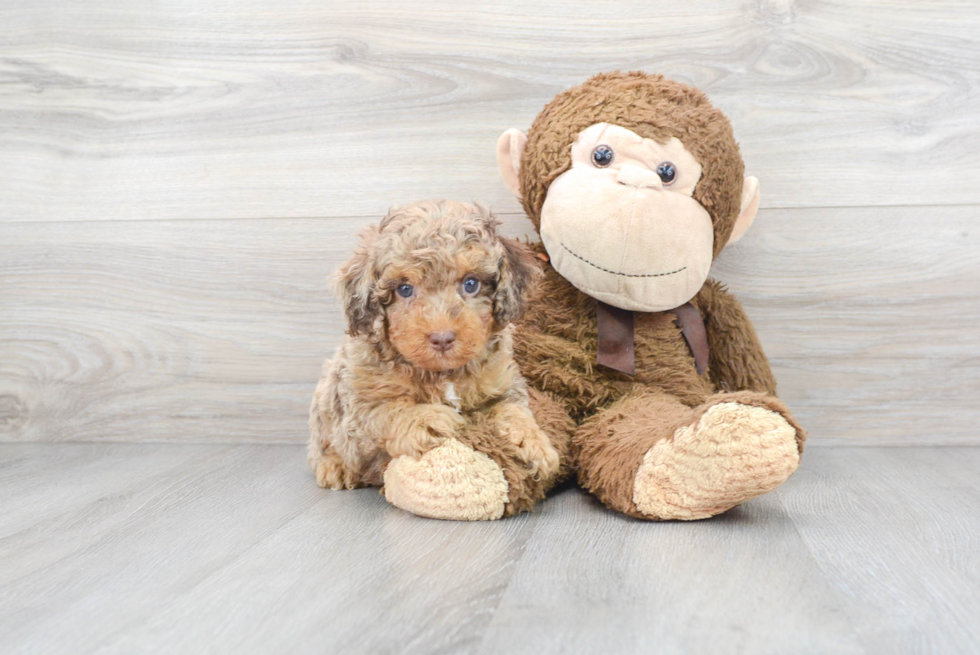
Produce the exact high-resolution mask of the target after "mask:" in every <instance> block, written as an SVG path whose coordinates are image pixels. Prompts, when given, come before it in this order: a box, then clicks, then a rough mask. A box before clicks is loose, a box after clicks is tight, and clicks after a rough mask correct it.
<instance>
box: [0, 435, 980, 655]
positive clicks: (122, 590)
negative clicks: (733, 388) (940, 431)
mask: <svg viewBox="0 0 980 655" xmlns="http://www.w3.org/2000/svg"><path fill="white" fill-rule="evenodd" d="M978 470H980V449H978V448H973V447H958V448H953V447H950V448H941V447H929V448H912V447H909V448H891V449H889V448H876V447H860V448H858V447H854V448H839V447H828V446H824V447H814V448H810V449H809V450H808V451H807V454H806V456H805V458H804V465H803V467H802V468H801V470H800V471H799V472H798V473H797V474H796V475H795V476H794V477H793V478H792V479H791V480H790V481H789V482H788V483H787V484H786V485H784V486H783V487H782V488H780V489H779V490H777V491H776V492H775V493H773V494H770V495H768V496H766V497H763V498H760V499H757V500H754V501H751V502H749V503H747V504H745V505H744V506H742V507H740V508H736V509H735V510H733V511H731V512H729V513H727V514H725V515H723V516H721V517H718V518H715V519H712V520H709V521H702V522H697V523H660V524H656V523H644V522H638V521H634V520H631V519H628V518H625V517H623V516H620V515H617V514H613V513H611V512H608V511H606V510H604V509H603V508H602V507H601V506H599V505H598V504H597V503H596V502H595V501H594V500H592V499H591V498H590V497H588V496H586V495H584V494H583V493H581V492H580V491H578V490H577V489H575V488H570V489H566V490H564V491H561V492H560V493H558V494H557V495H555V496H554V497H552V498H550V499H549V500H547V501H546V502H545V503H543V504H542V505H541V506H540V509H539V511H537V512H536V513H535V514H533V515H524V516H521V517H517V518H514V519H509V520H505V521H500V522H494V523H473V524H468V523H453V522H440V521H431V520H425V519H419V518H416V517H413V516H411V515H409V514H406V513H404V512H401V511H400V510H397V509H395V508H392V507H390V506H388V505H386V503H385V502H384V500H383V499H382V498H381V497H380V496H379V495H378V493H377V491H376V490H370V489H368V490H359V491H354V492H329V491H322V490H320V489H318V488H317V487H316V486H315V484H314V483H313V481H312V479H311V476H310V474H309V473H308V471H307V470H306V469H305V465H304V462H303V451H302V449H301V448H300V447H298V446H289V445H280V446H275V445H264V446H263V445H190V444H186V445H179V444H41V443H37V444H4V445H0V652H4V653H15V652H32V653H53V652H73V653H90V652H100V653H133V652H155V651H166V652H205V651H206V652H214V653H226V652H227V653H231V652H239V653H252V652H255V653H264V652H295V653H325V652H336V653H394V652H398V653H487V654H491V653H502V652H507V653H521V652H527V653H566V652H582V653H626V652H642V653H649V652H658V653H735V652H739V653H741V652H753V653H790V652H792V653H887V654H889V655H893V654H896V653H942V654H949V653H976V652H978V650H980V622H977V620H976V617H977V616H980V514H978V512H977V511H976V510H977V506H978V504H980V474H978V473H977V471H978Z"/></svg>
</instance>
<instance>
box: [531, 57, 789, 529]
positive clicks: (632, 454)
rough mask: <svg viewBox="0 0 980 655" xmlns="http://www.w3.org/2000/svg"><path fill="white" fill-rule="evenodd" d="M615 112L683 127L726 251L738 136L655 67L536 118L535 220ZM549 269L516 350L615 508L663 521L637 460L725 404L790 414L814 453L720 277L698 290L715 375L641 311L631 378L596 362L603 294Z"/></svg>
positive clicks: (655, 133) (668, 324)
mask: <svg viewBox="0 0 980 655" xmlns="http://www.w3.org/2000/svg"><path fill="white" fill-rule="evenodd" d="M603 122H604V123H610V124H615V125H619V126H623V127H626V128H628V129H630V130H633V131H634V132H635V133H637V134H638V135H640V136H641V137H644V138H652V139H657V140H661V141H663V140H666V139H668V138H670V137H677V138H678V139H680V140H681V141H682V142H683V144H684V145H685V146H686V148H687V149H688V150H689V151H690V152H691V153H693V154H694V155H695V156H696V158H697V159H698V161H699V162H700V164H701V165H702V167H703V177H702V178H701V180H700V181H699V183H698V184H697V187H696V189H695V191H694V194H693V197H694V198H695V199H696V200H698V202H699V203H700V204H701V205H702V206H703V207H704V208H705V209H706V210H707V211H708V213H709V214H710V216H711V219H712V225H713V227H714V233H715V234H714V237H715V239H714V255H715V256H717V254H718V253H719V252H720V251H721V249H722V247H723V246H724V245H725V244H726V243H727V242H728V238H729V235H730V234H731V233H732V229H733V226H734V223H735V220H736V218H737V217H738V215H739V211H740V195H741V191H742V184H743V174H744V167H743V164H742V159H741V155H740V154H739V150H738V145H737V144H736V142H735V139H734V137H733V134H732V130H731V126H730V124H729V122H728V120H727V119H726V118H725V117H724V115H723V114H722V113H721V112H720V111H719V110H717V109H715V108H714V107H712V106H711V105H710V103H709V102H708V100H707V98H706V97H705V96H704V94H703V93H701V92H700V91H698V90H697V89H693V88H691V87H688V86H685V85H682V84H679V83H676V82H673V81H670V80H667V79H664V78H663V77H660V76H656V75H645V74H643V73H612V74H604V75H597V76H595V77H593V78H592V79H590V80H589V81H587V82H586V83H585V84H583V85H581V86H578V87H575V88H572V89H569V90H567V91H565V92H563V93H561V94H559V95H558V96H557V97H556V98H555V99H554V100H553V101H552V102H551V103H550V104H549V105H548V106H546V107H545V108H544V110H543V111H542V112H541V113H540V114H539V115H538V117H537V119H536V120H535V121H534V124H533V125H532V127H531V130H530V132H529V133H528V137H527V145H526V147H525V149H524V151H523V155H522V158H521V165H520V169H519V179H520V188H521V194H522V197H521V200H522V203H523V205H524V208H525V210H526V212H527V214H528V216H529V217H530V219H531V221H532V222H533V223H534V224H535V226H538V225H539V222H540V215H541V208H542V206H543V204H544V201H545V198H546V196H547V193H548V190H549V186H550V185H551V183H552V182H553V181H554V180H555V178H557V177H558V176H559V175H561V174H562V173H563V172H564V171H566V170H567V169H568V168H569V166H570V164H571V155H570V146H571V144H572V143H573V142H574V141H575V139H576V137H577V135H578V134H579V132H581V131H582V130H584V129H585V128H587V127H589V126H591V125H594V124H597V123H603ZM538 249H539V252H541V253H544V249H543V247H542V246H538ZM541 259H542V260H546V259H547V257H546V256H543V257H542V258H541ZM541 268H542V270H543V272H544V276H543V280H542V282H541V283H540V284H539V285H537V287H536V288H535V289H534V290H533V291H532V292H531V294H530V296H529V298H528V307H529V310H528V312H527V314H526V315H525V317H524V319H523V320H522V322H521V323H520V324H519V325H518V329H517V332H516V333H515V342H514V343H515V355H516V357H517V360H518V362H519V364H520V366H521V370H522V372H523V373H524V376H525V377H526V378H527V380H528V382H529V384H530V385H531V386H532V387H534V388H536V389H538V390H541V391H543V392H547V393H549V394H552V395H553V397H557V398H561V399H562V400H563V403H564V406H565V407H566V408H567V416H568V418H569V419H571V420H573V421H574V423H575V424H576V426H577V427H575V428H574V431H573V436H572V438H571V450H570V452H571V456H572V459H573V461H574V463H575V464H576V465H577V467H578V477H579V481H580V483H581V484H582V485H583V486H584V487H585V488H586V489H588V490H590V491H591V492H593V493H595V494H596V495H597V497H598V498H599V499H600V500H602V502H604V503H605V504H607V505H608V506H609V507H611V508H613V509H616V510H618V511H620V512H623V513H626V514H629V515H632V516H638V517H643V518H647V519H651V518H652V519H657V518H662V517H660V516H651V515H649V514H644V513H641V512H640V511H638V509H637V506H636V504H635V503H634V493H635V489H634V482H635V480H636V479H637V470H638V469H639V467H640V465H641V462H643V461H644V456H645V454H646V453H648V452H650V451H651V449H652V448H653V447H654V446H655V445H656V444H657V443H659V442H661V441H663V440H666V439H670V438H672V435H674V434H675V432H676V431H677V430H678V429H679V428H682V427H684V426H692V425H698V420H699V418H700V417H702V416H703V415H704V414H705V412H707V411H708V410H709V409H711V408H712V407H715V406H717V405H719V404H725V403H733V404H734V405H739V406H746V407H762V408H764V409H766V410H770V411H771V412H773V413H775V414H778V415H779V416H782V417H783V419H785V421H786V422H788V423H789V425H790V426H792V429H795V431H796V437H795V438H796V443H797V446H798V449H799V452H802V449H803V442H804V440H805V432H804V430H803V429H802V428H801V427H800V426H799V424H798V423H797V422H796V421H795V420H794V419H793V417H792V415H791V414H790V413H789V411H788V409H787V408H786V406H785V405H784V404H783V403H782V402H780V401H779V400H778V399H777V398H776V397H775V393H776V382H775V379H774V378H773V375H772V372H771V370H770V368H769V363H768V360H767V359H766V356H765V354H764V353H763V351H762V348H761V346H760V344H759V341H758V338H757V337H756V334H755V330H754V329H753V327H752V325H751V323H750V322H749V320H748V317H747V316H746V315H745V313H744V311H743V310H742V308H741V306H740V305H739V303H738V302H737V301H736V300H735V298H733V297H732V296H731V295H730V294H728V293H727V291H726V290H725V288H724V287H723V286H722V285H720V284H719V283H717V282H714V281H712V280H710V279H709V280H707V281H706V282H705V283H704V285H703V287H702V288H701V290H700V292H699V293H698V294H697V295H696V296H695V297H694V298H693V299H692V300H691V302H692V304H693V305H694V306H695V307H696V308H697V309H698V310H699V311H700V313H701V315H702V316H703V318H704V322H705V328H706V332H707V338H708V343H709V344H710V360H709V365H708V369H707V370H706V371H705V373H704V374H702V375H698V373H697V371H696V369H695V363H694V359H693V357H692V355H691V351H690V349H689V347H688V344H687V342H686V341H685V339H684V337H683V336H682V334H681V331H680V329H679V328H678V327H677V325H676V324H675V322H674V316H673V315H671V314H669V313H640V312H637V313H635V315H634V316H635V319H634V320H635V358H636V374H635V375H634V376H630V375H626V374H624V373H620V372H617V371H615V370H612V369H609V368H605V367H602V366H599V365H598V364H597V363H596V350H597V323H596V300H595V299H593V298H591V297H590V296H588V295H586V294H585V293H583V292H581V291H579V290H578V289H576V288H575V287H574V286H572V284H571V283H569V282H568V281H567V280H566V279H565V278H563V277H562V276H561V275H560V274H559V273H558V272H557V271H555V270H554V269H553V268H552V267H551V266H550V265H548V264H547V263H544V264H542V265H541ZM556 421H558V423H560V422H561V418H556ZM548 433H549V436H551V438H552V439H553V441H554V443H555V447H556V448H557V449H558V450H559V451H564V450H565V449H566V448H567V447H568V446H567V444H566V443H565V440H566V439H567V436H566V435H567V434H568V432H567V431H566V430H564V429H562V430H552V431H549V432H548ZM794 456H797V457H798V454H796V455H794ZM793 468H795V465H793ZM779 481H781V480H779ZM776 484H778V482H777V483H776ZM765 490H768V489H765ZM759 493H762V491H759ZM725 509H727V507H725ZM718 511H723V509H719V510H718ZM695 518H697V517H695Z"/></svg>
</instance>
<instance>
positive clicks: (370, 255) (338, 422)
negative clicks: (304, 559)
mask: <svg viewBox="0 0 980 655" xmlns="http://www.w3.org/2000/svg"><path fill="white" fill-rule="evenodd" d="M498 225H499V223H498V221H497V220H496V219H495V218H494V217H493V216H492V215H491V214H490V212H489V211H487V210H486V209H485V208H483V207H481V206H479V205H469V204H464V203H456V202H450V201H430V202H421V203H416V204H412V205H407V206H405V207H401V208H398V209H394V210H392V211H391V212H389V213H388V215H387V216H385V218H384V219H383V220H382V221H381V223H380V225H378V226H371V227H368V228H367V229H366V230H365V231H364V232H362V234H361V240H360V243H359V244H358V246H357V247H356V249H355V251H354V254H353V256H352V257H351V259H350V260H349V261H348V262H347V263H346V264H344V265H343V266H342V267H341V268H340V269H339V270H338V272H337V274H336V288H337V292H338V295H339V297H340V298H341V300H342V302H343V306H344V311H345V313H346V315H347V319H348V333H347V337H346V339H345V341H344V342H343V344H342V345H341V346H340V348H339V349H338V350H337V353H336V355H335V357H334V358H333V359H332V360H328V361H327V362H326V363H325V365H324V368H323V374H322V377H321V379H320V382H319V384H318V385H317V388H316V392H315V394H314V397H313V404H312V406H311V408H310V433H311V438H310V447H309V457H308V461H309V464H310V467H311V468H312V469H313V471H314V472H315V473H316V480H317V483H318V484H319V485H320V486H321V487H325V488H331V489H342V488H347V489H352V488H355V487H360V486H368V485H372V486H377V485H382V484H383V472H384V469H385V467H386V466H387V464H388V462H389V461H390V460H391V459H392V458H395V457H400V456H409V457H419V456H421V455H422V454H424V453H425V452H427V451H429V450H430V449H432V448H434V447H436V446H438V445H439V444H440V443H442V442H443V441H444V440H446V439H449V438H453V437H456V438H460V439H462V440H463V442H469V443H475V442H476V441H479V440H481V439H482V440H484V441H485V440H486V439H487V434H488V433H487V427H486V426H487V425H488V424H489V425H490V428H489V430H490V433H492V434H495V435H496V436H497V437H499V438H500V439H503V440H504V441H505V442H506V443H505V446H506V447H505V448H502V449H499V450H507V451H510V452H515V453H516V458H517V460H518V461H519V462H520V464H521V465H522V466H523V467H524V469H525V470H526V471H527V472H528V474H529V476H530V477H532V478H535V479H541V478H551V477H553V476H554V475H555V474H556V472H557V471H558V463H559V458H558V454H557V453H556V451H555V449H554V448H553V447H552V445H551V442H550V441H549V439H548V438H547V436H545V434H544V433H543V432H542V431H541V430H540V428H539V427H538V425H537V423H536V422H535V419H534V416H533V415H532V413H531V410H530V409H529V406H528V392H527V389H526V387H525V383H524V379H523V378H522V377H521V375H520V373H519V371H518V368H517V366H516V365H515V363H514V361H513V351H512V345H511V328H510V325H509V324H510V322H511V321H513V320H515V319H517V318H518V317H519V316H520V315H521V314H522V312H523V310H524V291H525V289H526V288H527V286H528V284H529V283H530V282H531V279H532V276H533V275H535V274H536V270H537V267H535V266H534V265H533V260H532V255H531V254H530V253H529V252H528V251H527V250H526V249H525V248H523V247H522V246H521V245H520V244H519V243H517V242H515V241H512V240H509V239H506V238H503V237H501V236H499V235H498V233H497V228H498ZM467 426H480V427H479V428H474V429H478V430H479V431H480V432H481V433H482V434H481V435H479V437H478V438H477V437H476V436H474V437H473V438H466V435H465V432H466V430H467V429H468V427H467ZM498 463H499V462H498ZM508 513H513V512H512V511H510V512H508Z"/></svg>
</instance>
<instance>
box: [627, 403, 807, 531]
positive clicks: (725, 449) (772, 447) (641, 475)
mask: <svg viewBox="0 0 980 655" xmlns="http://www.w3.org/2000/svg"><path fill="white" fill-rule="evenodd" d="M799 463H800V451H799V447H798V446H797V442H796V429H795V428H794V427H793V426H792V425H790V424H789V422H787V421H786V419H785V418H783V416H782V415H780V414H778V413H777V412H774V411H771V410H768V409H765V408H762V407H756V406H752V405H742V404H740V403H735V402H723V403H719V404H717V405H714V406H713V407H711V408H709V409H708V411H706V412H705V413H704V414H703V415H701V418H700V419H699V420H698V421H697V422H696V423H694V424H692V425H686V426H683V427H680V428H678V429H677V430H676V431H675V432H674V434H673V437H672V438H668V439H664V440H662V441H659V442H658V443H657V444H656V445H655V446H654V447H653V448H651V449H650V450H648V451H647V453H646V455H644V457H643V463H642V464H641V465H640V468H639V470H638V471H637V474H636V479H635V481H634V484H633V502H634V503H635V504H636V507H637V509H638V510H639V511H640V512H641V513H643V514H644V515H646V516H649V517H650V518H658V519H668V520H670V519H675V520H685V521H689V520H694V519H704V518H708V517H710V516H715V515H716V514H720V513H722V512H724V511H725V510H728V509H731V508H732V507H734V506H735V505H738V504H739V503H742V502H745V501H746V500H749V499H750V498H755V497H756V496H760V495H762V494H764V493H766V492H768V491H772V490H773V489H775V488H776V487H778V486H779V485H780V484H782V483H783V482H784V481H785V480H786V479H787V478H788V477H789V476H790V475H792V473H793V472H794V471H795V470H796V467H797V466H799Z"/></svg>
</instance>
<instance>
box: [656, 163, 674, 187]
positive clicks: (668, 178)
mask: <svg viewBox="0 0 980 655" xmlns="http://www.w3.org/2000/svg"><path fill="white" fill-rule="evenodd" d="M657 175H659V176H660V181H661V182H663V183H664V184H665V185H668V186H669V185H671V184H673V183H674V178H675V177H677V169H676V168H674V165H673V164H672V163H670V162H669V161H665V162H663V163H662V164H660V166H657Z"/></svg>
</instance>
